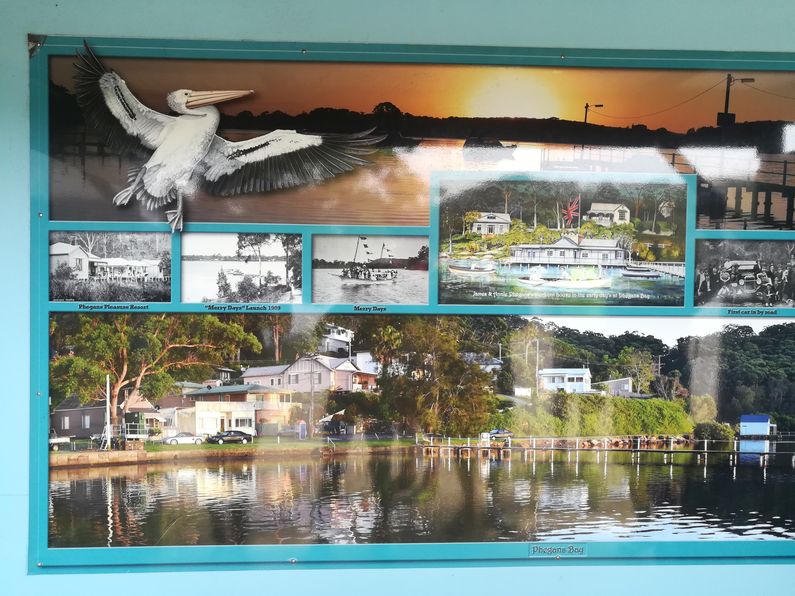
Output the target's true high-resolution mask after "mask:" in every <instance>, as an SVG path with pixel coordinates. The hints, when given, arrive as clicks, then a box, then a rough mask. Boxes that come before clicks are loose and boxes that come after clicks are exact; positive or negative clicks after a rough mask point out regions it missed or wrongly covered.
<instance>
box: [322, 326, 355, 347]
mask: <svg viewBox="0 0 795 596" xmlns="http://www.w3.org/2000/svg"><path fill="white" fill-rule="evenodd" d="M352 342H353V331H351V330H350V329H345V327H340V326H339V325H332V324H330V323H328V324H326V331H325V333H323V336H322V337H321V338H320V345H319V346H318V352H334V353H337V352H340V353H344V354H348V353H349V352H350V349H351V343H352Z"/></svg>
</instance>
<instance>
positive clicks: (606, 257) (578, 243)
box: [510, 236, 629, 267]
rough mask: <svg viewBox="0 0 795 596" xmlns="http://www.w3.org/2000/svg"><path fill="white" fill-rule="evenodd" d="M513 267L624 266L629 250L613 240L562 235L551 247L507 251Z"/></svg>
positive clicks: (526, 246) (520, 247)
mask: <svg viewBox="0 0 795 596" xmlns="http://www.w3.org/2000/svg"><path fill="white" fill-rule="evenodd" d="M510 255H511V256H510V263H511V264H514V265H602V266H609V267H623V266H625V265H626V264H627V260H628V257H629V254H628V251H627V250H626V249H624V248H622V247H621V246H620V245H619V241H618V240H617V239H615V238H579V237H576V236H575V237H572V236H563V237H561V238H560V239H558V240H557V241H555V242H553V243H552V244H517V245H515V246H511V248H510Z"/></svg>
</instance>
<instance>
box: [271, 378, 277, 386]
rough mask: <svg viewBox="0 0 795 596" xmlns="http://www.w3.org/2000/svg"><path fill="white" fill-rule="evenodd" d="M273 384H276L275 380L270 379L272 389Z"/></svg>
mask: <svg viewBox="0 0 795 596" xmlns="http://www.w3.org/2000/svg"><path fill="white" fill-rule="evenodd" d="M275 384H276V379H271V387H273V386H274V385H275Z"/></svg>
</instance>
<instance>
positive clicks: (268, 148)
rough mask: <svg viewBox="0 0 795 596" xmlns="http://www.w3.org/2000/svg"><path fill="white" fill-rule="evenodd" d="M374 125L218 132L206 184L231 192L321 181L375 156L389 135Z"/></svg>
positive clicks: (220, 192) (206, 161)
mask: <svg viewBox="0 0 795 596" xmlns="http://www.w3.org/2000/svg"><path fill="white" fill-rule="evenodd" d="M371 133H372V130H367V131H364V132H360V133H355V134H301V133H298V132H296V131H294V130H275V131H273V132H270V133H268V134H265V135H261V136H259V137H255V138H253V139H249V140H247V141H240V142H236V143H233V142H231V141H227V140H226V139H222V138H221V137H218V136H216V137H215V138H214V139H213V142H212V144H211V145H210V149H209V151H208V152H207V155H206V156H205V158H204V165H205V167H206V169H205V171H204V180H205V185H204V186H205V188H206V189H207V190H208V191H209V192H211V193H213V194H216V195H221V196H229V195H237V194H243V193H249V192H265V191H270V190H281V189H286V188H292V187H294V186H300V185H302V184H307V183H310V182H321V181H323V180H326V179H328V178H333V177H334V176H337V175H338V174H342V173H343V172H349V171H351V170H352V169H354V168H355V167H356V166H363V165H368V164H369V163H370V162H369V161H367V160H366V159H364V158H363V157H362V156H364V155H369V154H370V153H373V151H375V149H374V148H373V145H375V144H376V143H378V142H380V141H382V140H383V138H384V137H383V136H380V135H372V134H371Z"/></svg>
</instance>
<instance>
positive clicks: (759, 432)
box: [740, 414, 776, 437]
mask: <svg viewBox="0 0 795 596" xmlns="http://www.w3.org/2000/svg"><path fill="white" fill-rule="evenodd" d="M774 434H776V425H775V424H773V422H771V420H770V416H768V415H767V414H743V415H742V416H740V437H769V436H770V435H774Z"/></svg>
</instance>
